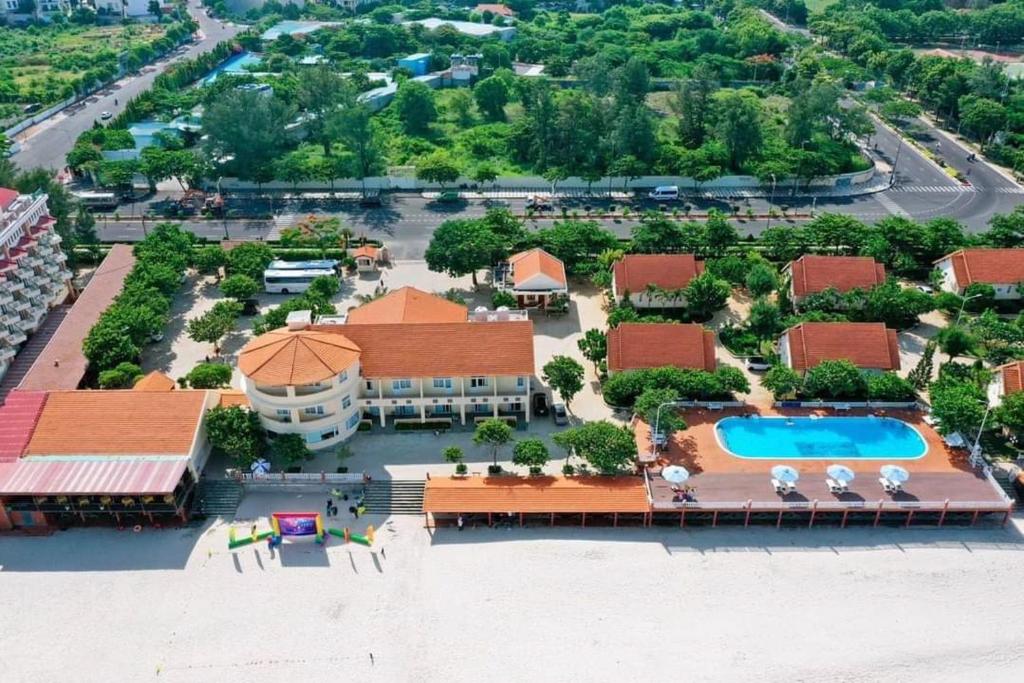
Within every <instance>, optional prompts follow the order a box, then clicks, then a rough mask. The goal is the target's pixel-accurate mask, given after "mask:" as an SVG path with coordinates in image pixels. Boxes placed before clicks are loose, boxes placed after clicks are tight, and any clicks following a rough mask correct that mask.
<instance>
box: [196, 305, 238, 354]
mask: <svg viewBox="0 0 1024 683" xmlns="http://www.w3.org/2000/svg"><path fill="white" fill-rule="evenodd" d="M241 312H242V306H241V304H239V303H238V302H236V301H218V302H217V303H215V304H214V305H213V308H211V309H210V310H209V311H207V312H206V313H204V314H203V315H201V316H199V317H198V318H193V319H192V320H189V321H188V324H187V325H186V327H185V329H186V330H187V332H188V337H189V339H191V340H192V341H195V342H206V343H208V344H213V352H214V353H218V354H219V353H220V340H221V339H223V338H224V335H226V334H227V333H228V332H230V331H231V330H233V329H235V319H236V318H237V317H238V316H239V314H241Z"/></svg>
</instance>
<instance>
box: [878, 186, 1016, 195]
mask: <svg viewBox="0 0 1024 683" xmlns="http://www.w3.org/2000/svg"><path fill="white" fill-rule="evenodd" d="M890 191H891V192H909V193H916V194H939V193H942V194H965V193H971V192H991V193H995V194H1024V188H1021V187H1011V186H1005V185H1004V186H1000V187H981V186H978V185H896V186H895V187H893V188H892V189H891V190H890Z"/></svg>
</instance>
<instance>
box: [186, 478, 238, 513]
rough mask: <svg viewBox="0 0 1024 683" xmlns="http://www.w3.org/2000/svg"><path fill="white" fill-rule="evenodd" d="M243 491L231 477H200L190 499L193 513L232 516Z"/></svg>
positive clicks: (236, 509)
mask: <svg viewBox="0 0 1024 683" xmlns="http://www.w3.org/2000/svg"><path fill="white" fill-rule="evenodd" d="M244 495H245V492H244V491H243V490H242V485H241V484H239V483H238V482H236V481H234V480H232V479H202V480H200V482H199V485H198V486H197V487H196V494H195V496H194V497H193V499H192V514H193V515H204V516H209V515H219V516H221V517H233V516H234V515H235V513H236V512H237V511H238V504H239V503H241V502H242V496H244Z"/></svg>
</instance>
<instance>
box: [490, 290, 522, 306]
mask: <svg viewBox="0 0 1024 683" xmlns="http://www.w3.org/2000/svg"><path fill="white" fill-rule="evenodd" d="M491 306H493V307H494V308H500V307H501V306H506V307H508V308H519V302H518V301H517V300H516V297H515V295H513V294H511V293H510V292H506V291H504V290H498V291H496V292H495V293H494V294H493V295H491Z"/></svg>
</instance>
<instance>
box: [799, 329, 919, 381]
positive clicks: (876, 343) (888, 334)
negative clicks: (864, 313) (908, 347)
mask: <svg viewBox="0 0 1024 683" xmlns="http://www.w3.org/2000/svg"><path fill="white" fill-rule="evenodd" d="M779 356H780V357H781V360H782V363H783V365H785V366H786V367H788V368H792V369H793V370H796V371H797V372H804V371H805V370H809V369H811V368H813V367H814V366H816V365H818V364H819V363H821V362H822V361H826V360H848V361H850V362H852V363H853V364H854V365H856V366H857V367H858V368H861V369H862V370H871V371H878V372H884V371H887V370H892V371H895V370H899V369H900V349H899V344H898V342H897V339H896V330H890V329H887V328H886V326H885V324H884V323H800V324H799V325H794V326H793V327H791V328H789V329H788V330H786V331H785V332H783V333H782V337H781V338H780V339H779Z"/></svg>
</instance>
